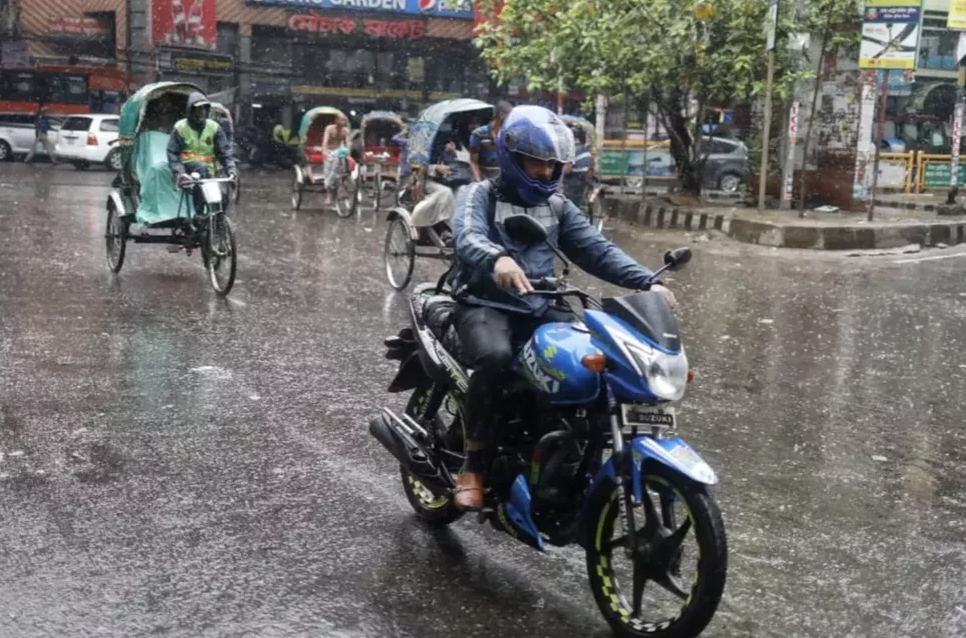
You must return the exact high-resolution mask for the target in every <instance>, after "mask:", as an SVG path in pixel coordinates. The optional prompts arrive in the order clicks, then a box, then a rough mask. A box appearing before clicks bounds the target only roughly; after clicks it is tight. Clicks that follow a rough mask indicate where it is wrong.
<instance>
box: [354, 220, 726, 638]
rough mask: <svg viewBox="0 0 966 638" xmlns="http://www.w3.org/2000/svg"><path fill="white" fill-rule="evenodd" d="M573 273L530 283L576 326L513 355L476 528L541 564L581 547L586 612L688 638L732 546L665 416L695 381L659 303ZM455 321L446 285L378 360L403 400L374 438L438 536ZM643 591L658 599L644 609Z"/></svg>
mask: <svg viewBox="0 0 966 638" xmlns="http://www.w3.org/2000/svg"><path fill="white" fill-rule="evenodd" d="M504 223H505V226H506V228H507V231H508V233H509V234H510V235H511V237H512V238H513V239H514V241H517V242H518V243H521V244H535V243H538V242H542V241H546V238H547V235H546V230H545V229H544V228H543V226H542V225H541V224H539V222H536V221H535V220H533V219H532V218H530V217H528V216H526V215H516V216H513V217H510V218H508V219H507V220H505V222H504ZM558 257H560V258H561V259H563V256H562V255H560V254H558ZM690 257H691V252H690V250H689V249H688V248H680V249H677V250H674V251H669V252H668V253H666V254H665V256H664V267H663V268H661V269H660V270H659V271H658V272H657V273H655V274H654V275H653V276H652V278H651V281H652V282H657V280H658V279H657V278H658V277H659V275H660V274H661V273H663V272H666V271H669V270H672V271H673V270H678V269H680V268H682V267H683V266H684V265H685V264H686V263H687V262H688V261H689V260H690ZM563 261H564V264H565V265H566V264H567V261H566V260H565V259H564V260H563ZM567 270H568V268H567V267H565V268H564V273H563V274H564V278H563V279H559V280H558V279H542V280H534V281H532V282H531V283H532V284H533V286H534V288H535V290H536V292H534V293H531V294H537V295H542V296H545V297H549V298H550V299H552V300H554V303H558V304H562V303H564V300H565V299H573V300H577V301H579V302H580V304H581V305H582V306H583V309H584V311H583V322H582V323H577V324H565V323H550V324H546V325H544V326H541V327H539V328H538V329H537V330H536V331H535V332H534V333H533V335H532V336H531V337H530V338H529V339H528V340H526V342H525V343H523V344H518V345H522V347H521V348H520V349H519V354H518V355H517V356H516V358H515V360H514V375H513V379H512V381H511V382H508V384H507V386H506V387H505V388H504V390H503V392H504V396H503V397H502V398H501V400H499V401H496V402H495V403H494V405H497V406H499V408H498V410H499V413H498V415H497V417H496V419H494V422H495V423H496V424H497V425H496V427H495V429H494V432H493V435H492V441H491V443H490V444H488V450H489V453H488V459H487V465H488V471H487V475H486V476H487V478H486V484H487V490H486V493H485V497H484V500H485V506H484V510H483V511H482V512H481V513H479V515H478V516H479V522H481V523H482V522H485V521H490V523H491V524H492V525H493V527H495V528H496V529H498V530H501V531H504V532H506V533H508V534H509V535H510V536H512V537H514V538H516V539H517V540H520V541H522V542H524V543H526V544H527V545H530V546H531V547H534V548H536V549H538V550H541V551H542V550H544V548H545V546H546V544H547V543H549V544H551V545H556V546H565V545H570V544H574V543H576V544H578V545H580V546H582V547H583V548H584V550H585V552H586V565H587V577H588V579H589V584H590V587H591V590H592V591H593V593H594V598H595V600H596V602H597V605H598V607H599V608H600V611H601V613H602V614H603V615H604V617H605V619H606V620H607V622H608V623H609V624H610V626H611V627H612V629H613V630H614V632H615V633H616V635H617V636H619V637H620V638H644V637H648V638H692V637H694V636H697V635H698V634H700V633H701V631H702V630H703V629H704V628H705V626H706V625H707V624H708V622H709V621H710V620H711V618H712V616H713V615H714V613H715V611H716V609H717V606H718V603H719V601H720V599H721V596H722V593H723V591H724V585H725V579H726V572H727V546H726V540H725V530H724V524H723V522H722V519H721V514H720V512H719V509H718V506H717V505H716V503H715V500H714V498H713V497H712V495H711V492H710V486H712V485H714V484H716V483H717V476H716V474H715V472H714V471H713V470H712V469H711V467H709V466H708V464H707V463H706V462H705V461H704V460H703V459H702V458H701V457H700V456H699V455H698V454H697V453H696V452H695V451H694V450H693V449H692V448H691V447H690V446H689V445H688V444H687V443H685V441H684V440H683V439H681V438H679V437H678V436H677V435H676V429H677V414H676V412H675V408H674V407H672V405H671V404H672V403H674V402H677V401H679V400H680V399H681V398H682V397H683V396H684V392H685V388H686V386H687V384H688V382H689V381H690V376H691V373H690V370H689V368H688V362H687V358H686V356H685V353H684V348H683V346H682V345H681V341H680V337H679V335H678V326H677V320H676V318H675V316H674V313H673V311H672V310H671V308H670V307H669V306H668V304H667V302H666V301H665V299H664V298H663V296H661V295H660V294H659V293H657V292H649V291H645V292H637V293H633V294H629V295H626V296H623V297H616V298H605V299H603V300H598V299H596V298H594V297H593V296H591V295H590V294H588V293H586V292H584V291H582V290H580V289H578V288H575V287H572V286H569V285H568V284H567V283H566V276H567ZM455 307H456V301H455V299H454V297H453V296H452V294H451V291H449V290H447V289H446V287H445V285H444V284H443V283H442V280H441V281H440V283H439V284H432V283H429V284H423V285H421V286H418V287H417V288H416V289H415V290H414V292H413V294H412V297H411V300H410V311H411V317H412V325H411V327H408V328H405V329H403V330H402V331H401V332H400V333H399V334H398V335H397V336H393V337H390V338H388V339H387V340H386V342H385V343H386V347H387V353H386V357H387V358H388V359H390V360H398V361H399V362H400V365H399V371H398V373H397V374H396V377H395V378H394V380H393V381H392V383H391V384H390V386H389V391H390V392H407V391H412V395H411V397H410V399H409V402H408V405H407V406H406V409H405V413H404V414H402V415H397V414H396V413H394V412H392V411H391V410H388V409H384V410H383V412H382V414H380V415H379V416H377V417H375V418H374V419H372V420H371V421H370V424H369V431H370V433H371V434H372V435H373V436H374V437H375V438H376V439H377V440H378V441H379V442H380V443H382V445H383V446H384V447H385V448H386V449H387V450H389V452H390V453H392V455H393V456H394V457H395V459H396V460H397V461H398V462H399V464H400V471H401V476H402V483H403V489H404V491H405V494H406V497H407V499H408V500H409V502H410V504H411V505H412V507H413V509H414V510H415V511H416V513H417V514H418V515H419V516H420V517H421V518H422V519H424V520H425V521H427V522H428V523H430V524H433V525H448V524H450V523H453V522H454V521H456V520H458V519H459V518H460V517H461V516H462V515H463V512H462V511H461V510H459V509H458V508H457V507H456V505H455V503H454V500H453V490H454V488H455V485H456V482H455V479H454V474H455V473H456V472H458V471H459V468H460V467H461V465H462V462H463V442H462V417H461V415H462V412H463V408H462V405H463V400H464V396H465V392H466V389H467V383H468V380H469V375H470V374H471V371H470V370H469V369H468V368H467V366H466V365H465V364H464V363H463V362H462V361H461V346H460V343H459V337H458V335H457V332H456V328H455V326H454V325H453V320H452V318H453V313H454V310H455ZM688 540H691V541H693V543H686V541H688ZM647 581H652V583H653V584H654V585H656V586H653V585H652V587H651V590H652V593H651V595H650V597H649V600H648V604H647V606H646V607H645V606H644V603H643V600H644V599H643V592H644V590H645V584H646V583H647ZM655 594H656V595H659V596H661V595H663V596H664V597H665V599H664V600H659V599H657V598H655ZM652 599H653V600H652Z"/></svg>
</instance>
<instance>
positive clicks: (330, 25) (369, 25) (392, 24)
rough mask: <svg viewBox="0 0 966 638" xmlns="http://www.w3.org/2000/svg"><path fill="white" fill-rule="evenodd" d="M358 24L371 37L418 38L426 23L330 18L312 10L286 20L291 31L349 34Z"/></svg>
mask: <svg viewBox="0 0 966 638" xmlns="http://www.w3.org/2000/svg"><path fill="white" fill-rule="evenodd" d="M360 26H362V28H363V32H364V33H365V34H366V35H368V36H370V37H373V38H406V39H409V40H419V39H420V38H422V37H423V36H425V35H426V23H425V22H423V21H422V20H355V19H353V18H330V17H326V16H321V15H319V14H318V13H316V12H314V11H310V12H308V13H301V14H299V15H294V16H292V17H291V18H289V20H288V28H289V29H291V30H292V31H307V32H309V33H343V34H345V35H349V34H350V33H353V32H354V31H356V30H357V29H358V28H359V27H360Z"/></svg>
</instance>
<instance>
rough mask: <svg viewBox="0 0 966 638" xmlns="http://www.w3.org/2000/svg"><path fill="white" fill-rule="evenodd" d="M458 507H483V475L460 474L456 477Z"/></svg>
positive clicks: (478, 508)
mask: <svg viewBox="0 0 966 638" xmlns="http://www.w3.org/2000/svg"><path fill="white" fill-rule="evenodd" d="M453 500H454V502H455V503H456V507H458V508H460V509H461V510H473V511H476V510H481V509H483V476H482V475H480V474H472V473H469V472H467V473H466V474H460V475H459V477H458V478H457V479H456V492H455V493H454V498H453Z"/></svg>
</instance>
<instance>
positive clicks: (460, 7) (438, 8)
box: [155, 0, 474, 20]
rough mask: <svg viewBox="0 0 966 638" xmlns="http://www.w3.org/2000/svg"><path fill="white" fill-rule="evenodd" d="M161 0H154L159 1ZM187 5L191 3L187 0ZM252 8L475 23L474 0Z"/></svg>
mask: <svg viewBox="0 0 966 638" xmlns="http://www.w3.org/2000/svg"><path fill="white" fill-rule="evenodd" d="M157 1H158V0H155V2H157ZM184 1H185V2H188V1H189V0H184ZM245 4H247V5H249V6H264V7H294V8H298V9H340V10H354V11H368V12H371V13H407V14H409V15H422V16H430V17H437V18H459V19H461V20H472V19H473V17H474V14H473V1H472V0H245Z"/></svg>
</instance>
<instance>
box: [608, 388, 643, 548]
mask: <svg viewBox="0 0 966 638" xmlns="http://www.w3.org/2000/svg"><path fill="white" fill-rule="evenodd" d="M604 388H605V389H606V391H607V411H608V412H609V413H610V434H611V440H612V446H613V454H612V456H613V458H614V468H615V469H616V470H617V498H618V500H619V501H620V505H621V507H620V512H621V517H620V519H621V533H622V535H623V536H624V538H626V539H627V543H625V544H624V550H625V552H626V553H627V555H628V556H635V555H636V554H637V534H636V533H635V530H636V529H637V527H636V526H635V525H634V501H633V495H634V458H633V455H632V454H628V453H627V452H628V451H627V450H625V448H624V435H623V433H622V432H621V411H620V404H619V403H618V402H617V399H616V398H615V397H614V391H613V390H612V389H611V387H610V385H608V384H607V383H604ZM643 500H644V501H645V503H646V502H648V501H650V499H643ZM652 514H653V512H647V511H646V510H645V516H648V517H649V516H651V515H652Z"/></svg>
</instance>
